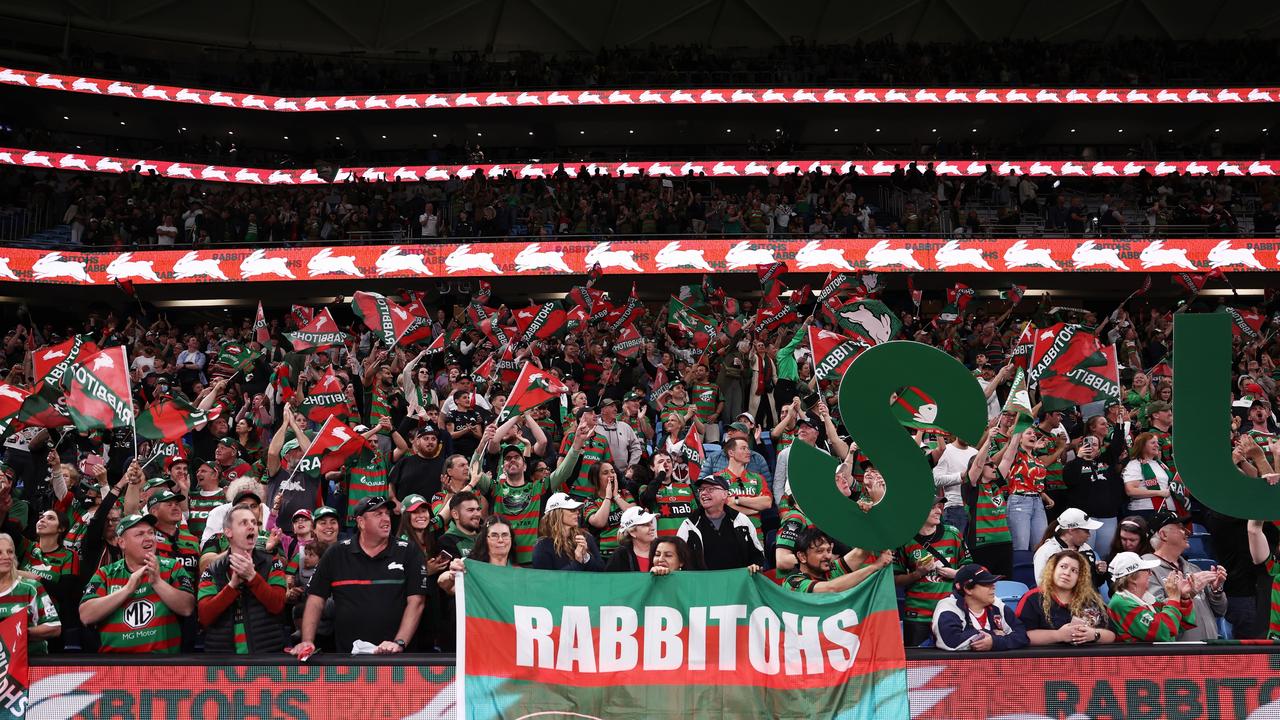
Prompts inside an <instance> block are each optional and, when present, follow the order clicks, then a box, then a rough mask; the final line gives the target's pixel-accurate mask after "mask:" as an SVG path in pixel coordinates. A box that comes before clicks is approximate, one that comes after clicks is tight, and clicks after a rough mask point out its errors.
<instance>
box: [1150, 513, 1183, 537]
mask: <svg viewBox="0 0 1280 720" xmlns="http://www.w3.org/2000/svg"><path fill="white" fill-rule="evenodd" d="M1184 522H1185V520H1183V519H1182V518H1180V517H1178V513H1175V512H1171V511H1169V510H1161V511H1159V512H1157V513H1156V514H1155V515H1152V516H1151V519H1150V520H1149V521H1148V522H1147V528H1148V529H1149V530H1150V531H1151V534H1152V535H1155V534H1156V533H1158V532H1160V528H1162V527H1164V526H1165V525H1181V524H1183V523H1184Z"/></svg>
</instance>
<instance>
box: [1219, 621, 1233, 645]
mask: <svg viewBox="0 0 1280 720" xmlns="http://www.w3.org/2000/svg"><path fill="white" fill-rule="evenodd" d="M1218 637H1219V638H1221V639H1223V640H1233V639H1234V638H1233V637H1232V635H1231V623H1229V622H1227V619H1226V618H1224V617H1220V618H1218Z"/></svg>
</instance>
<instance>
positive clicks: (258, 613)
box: [197, 505, 286, 655]
mask: <svg viewBox="0 0 1280 720" xmlns="http://www.w3.org/2000/svg"><path fill="white" fill-rule="evenodd" d="M225 517H226V519H225V520H224V521H223V526H222V534H223V536H224V537H226V538H227V542H228V543H229V544H230V548H229V552H228V553H227V554H226V555H223V556H221V557H219V558H218V559H217V560H215V561H214V562H213V564H212V565H210V566H209V567H208V568H206V569H205V571H204V574H202V575H201V576H200V588H199V592H198V596H197V597H198V601H199V604H200V605H199V607H200V613H199V614H200V624H201V625H203V626H204V627H205V635H204V642H205V650H206V652H211V653H221V654H232V653H234V654H236V655H248V654H251V653H266V652H280V651H281V650H283V649H284V644H285V632H284V625H283V624H281V622H280V618H279V615H280V611H281V610H283V609H284V599H285V593H286V581H285V574H284V566H283V565H282V563H281V561H280V559H279V558H277V557H275V556H274V555H272V554H271V553H269V552H266V551H265V550H259V549H257V548H255V547H254V545H255V543H257V541H258V522H259V520H258V513H257V512H256V511H255V510H254V509H253V508H251V507H249V506H247V505H237V506H235V507H234V508H232V509H231V512H229V513H227V514H226V516H225Z"/></svg>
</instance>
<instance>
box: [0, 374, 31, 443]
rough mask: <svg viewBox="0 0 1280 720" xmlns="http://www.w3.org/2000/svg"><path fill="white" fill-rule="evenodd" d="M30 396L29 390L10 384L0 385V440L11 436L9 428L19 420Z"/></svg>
mask: <svg viewBox="0 0 1280 720" xmlns="http://www.w3.org/2000/svg"><path fill="white" fill-rule="evenodd" d="M30 396H31V391H29V390H24V389H23V388H20V387H18V386H17V385H10V384H9V383H0V438H3V437H5V436H7V435H8V434H9V426H10V425H12V424H13V421H14V420H16V419H18V413H19V411H21V410H22V405H23V403H24V402H26V400H27V398H28V397H30Z"/></svg>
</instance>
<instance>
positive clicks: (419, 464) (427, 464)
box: [390, 450, 451, 499]
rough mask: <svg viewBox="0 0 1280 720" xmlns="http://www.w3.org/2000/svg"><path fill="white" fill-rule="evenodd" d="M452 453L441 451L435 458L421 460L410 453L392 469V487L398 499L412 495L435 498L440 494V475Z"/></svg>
mask: <svg viewBox="0 0 1280 720" xmlns="http://www.w3.org/2000/svg"><path fill="white" fill-rule="evenodd" d="M450 454H451V453H448V452H446V451H445V450H441V452H440V454H438V455H436V456H435V457H433V458H421V457H418V456H417V455H416V454H414V453H409V454H408V455H405V456H404V457H402V458H400V461H399V462H397V463H396V464H395V466H394V467H392V468H391V475H390V481H391V486H392V487H393V488H395V491H396V497H398V498H404V497H407V496H409V495H412V494H418V495H421V496H422V497H424V498H428V499H429V498H431V497H434V496H435V494H436V493H438V492H440V474H441V473H442V472H444V460H445V458H446V457H448V456H449V455H450Z"/></svg>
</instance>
